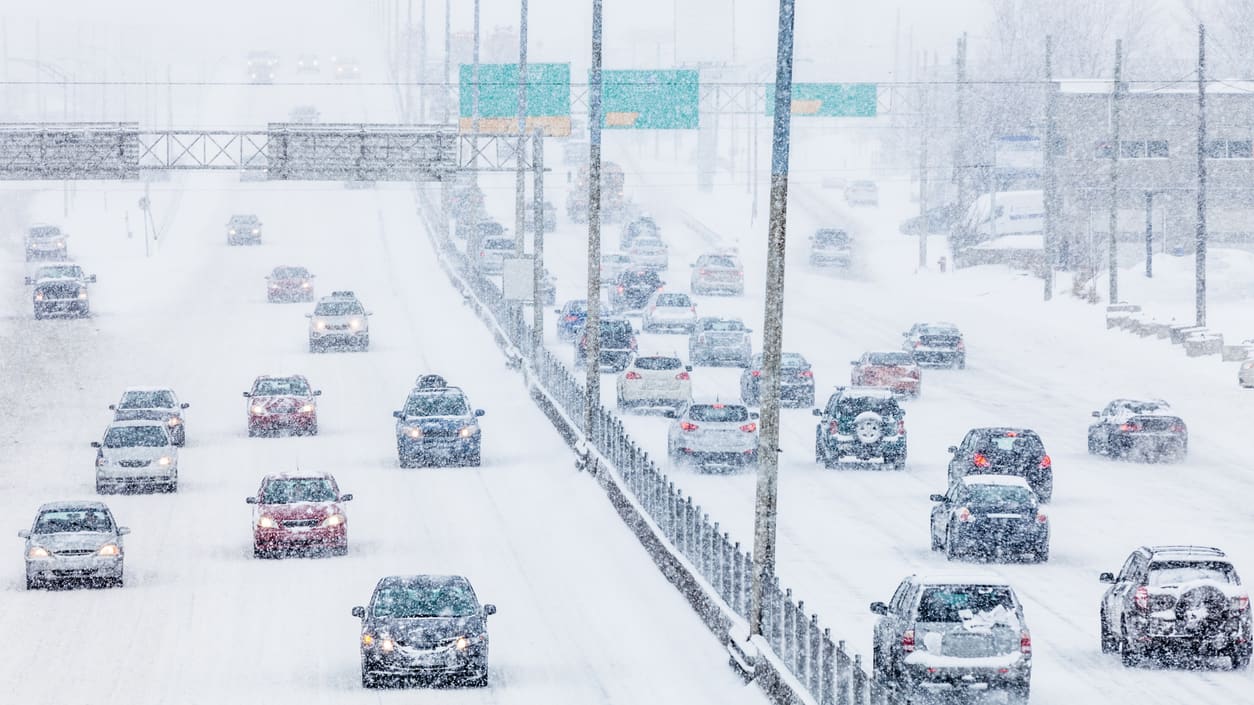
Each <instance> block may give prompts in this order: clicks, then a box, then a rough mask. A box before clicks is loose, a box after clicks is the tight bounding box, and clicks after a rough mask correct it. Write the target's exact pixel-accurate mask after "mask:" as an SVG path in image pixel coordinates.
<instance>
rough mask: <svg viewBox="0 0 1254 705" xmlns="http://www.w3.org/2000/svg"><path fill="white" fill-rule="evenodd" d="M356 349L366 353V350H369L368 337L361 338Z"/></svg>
mask: <svg viewBox="0 0 1254 705" xmlns="http://www.w3.org/2000/svg"><path fill="white" fill-rule="evenodd" d="M357 347H359V348H361V351H362V352H366V351H367V350H369V349H370V336H368V335H363V336H361V343H360V344H359V345H358V346H357Z"/></svg>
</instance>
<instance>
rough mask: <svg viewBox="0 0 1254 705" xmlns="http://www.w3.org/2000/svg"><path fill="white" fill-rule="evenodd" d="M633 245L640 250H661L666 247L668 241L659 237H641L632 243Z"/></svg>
mask: <svg viewBox="0 0 1254 705" xmlns="http://www.w3.org/2000/svg"><path fill="white" fill-rule="evenodd" d="M632 247H634V248H636V249H639V250H660V249H662V248H663V247H666V243H664V242H662V241H661V240H658V239H657V238H651V237H650V238H645V237H640V238H636V241H635V242H634V243H632Z"/></svg>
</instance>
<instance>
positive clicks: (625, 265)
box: [601, 252, 631, 286]
mask: <svg viewBox="0 0 1254 705" xmlns="http://www.w3.org/2000/svg"><path fill="white" fill-rule="evenodd" d="M630 268H631V257H629V256H627V255H625V254H623V253H622V252H611V253H609V254H608V255H601V286H609V285H610V282H613V281H614V280H615V279H617V278H618V275H619V274H622V273H623V271H625V270H627V269H630Z"/></svg>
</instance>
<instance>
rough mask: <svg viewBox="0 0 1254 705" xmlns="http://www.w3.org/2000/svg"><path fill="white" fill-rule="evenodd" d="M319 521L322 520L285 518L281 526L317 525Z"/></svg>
mask: <svg viewBox="0 0 1254 705" xmlns="http://www.w3.org/2000/svg"><path fill="white" fill-rule="evenodd" d="M320 523H322V522H320V521H319V520H317V519H287V520H284V522H283V526H284V528H288V529H294V528H296V527H305V526H317V525H318V524H320Z"/></svg>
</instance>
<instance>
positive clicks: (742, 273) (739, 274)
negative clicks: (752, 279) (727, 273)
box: [736, 270, 745, 277]
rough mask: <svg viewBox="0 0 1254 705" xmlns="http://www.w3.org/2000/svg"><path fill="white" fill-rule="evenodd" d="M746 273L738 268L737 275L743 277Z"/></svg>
mask: <svg viewBox="0 0 1254 705" xmlns="http://www.w3.org/2000/svg"><path fill="white" fill-rule="evenodd" d="M744 275H745V273H744V272H742V271H740V270H736V276H738V277H743V276H744Z"/></svg>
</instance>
